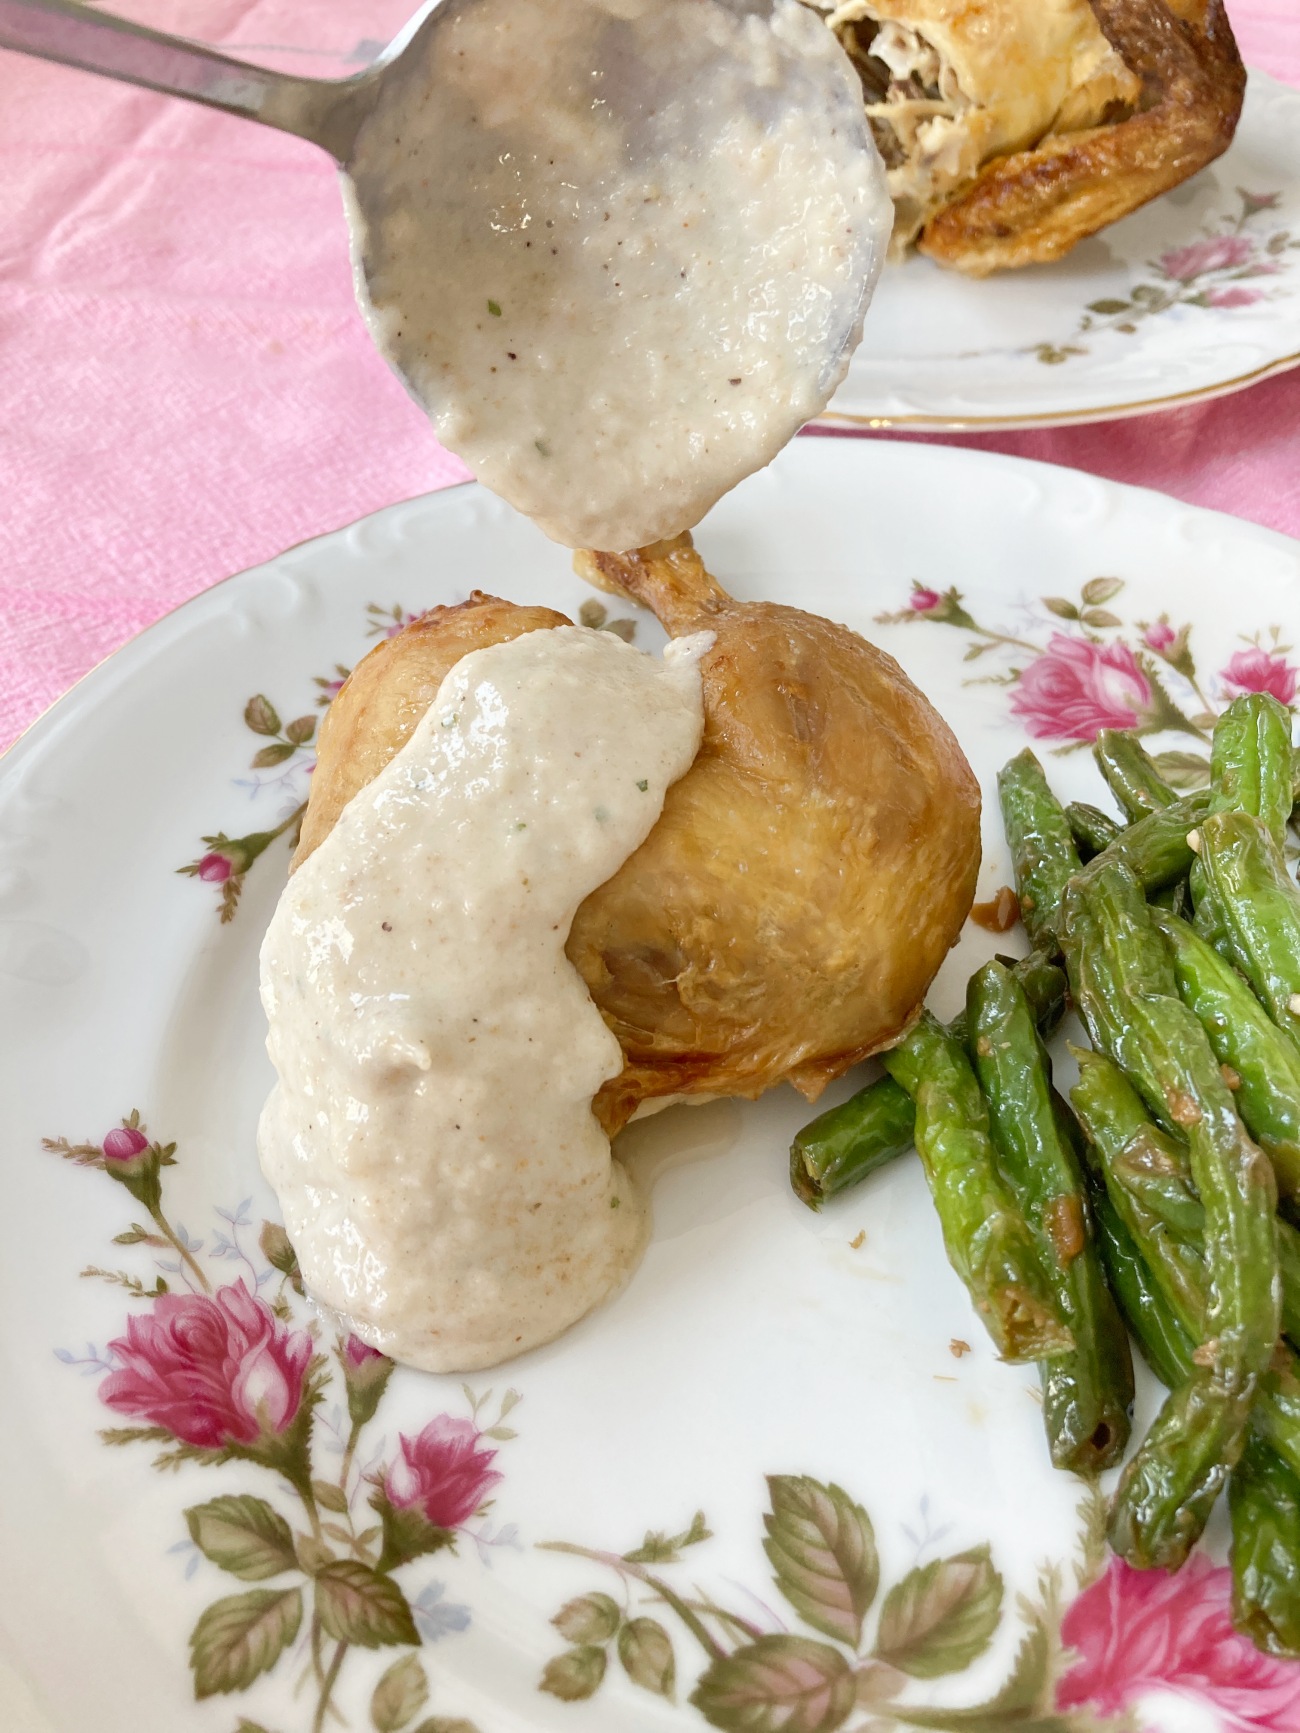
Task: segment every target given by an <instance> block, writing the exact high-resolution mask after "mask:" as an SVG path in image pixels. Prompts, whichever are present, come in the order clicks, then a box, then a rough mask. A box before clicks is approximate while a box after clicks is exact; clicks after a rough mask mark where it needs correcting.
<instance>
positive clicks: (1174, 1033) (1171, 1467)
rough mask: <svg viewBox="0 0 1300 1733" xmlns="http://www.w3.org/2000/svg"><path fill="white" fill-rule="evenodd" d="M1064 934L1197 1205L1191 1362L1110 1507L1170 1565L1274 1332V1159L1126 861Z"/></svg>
mask: <svg viewBox="0 0 1300 1733" xmlns="http://www.w3.org/2000/svg"><path fill="white" fill-rule="evenodd" d="M1173 810H1174V809H1173V808H1167V809H1166V811H1165V813H1158V814H1155V815H1154V817H1155V818H1157V819H1160V818H1164V817H1165V816H1166V815H1167V813H1168V812H1171V811H1173ZM1142 822H1143V823H1148V824H1149V823H1151V822H1152V821H1151V820H1150V819H1147V820H1144V821H1142ZM1133 828H1134V829H1137V828H1138V827H1137V826H1134V827H1133ZM1126 834H1128V833H1126ZM1102 863H1106V864H1102ZM1060 938H1061V943H1062V947H1063V950H1064V952H1065V958H1066V966H1067V969H1068V971H1069V976H1070V985H1071V988H1072V990H1073V994H1074V999H1075V1003H1076V1005H1077V1006H1078V1008H1079V1011H1080V1013H1081V1015H1082V1016H1083V1019H1084V1022H1085V1023H1086V1024H1087V1027H1088V1031H1089V1034H1090V1035H1091V1036H1092V1039H1093V1042H1094V1044H1095V1045H1096V1046H1097V1047H1098V1048H1100V1049H1101V1050H1102V1051H1103V1052H1105V1053H1108V1054H1109V1055H1110V1057H1111V1058H1113V1059H1114V1060H1115V1061H1116V1062H1117V1063H1119V1064H1120V1065H1122V1066H1123V1067H1124V1069H1125V1070H1126V1071H1127V1072H1128V1073H1129V1075H1130V1077H1131V1078H1132V1080H1133V1082H1134V1083H1135V1084H1136V1086H1137V1089H1138V1091H1139V1093H1140V1094H1141V1095H1143V1096H1144V1097H1145V1099H1146V1101H1147V1103H1148V1105H1149V1106H1151V1108H1152V1109H1153V1111H1155V1112H1156V1114H1157V1117H1163V1118H1164V1119H1165V1121H1166V1122H1167V1123H1172V1124H1173V1125H1175V1126H1177V1127H1178V1128H1179V1129H1180V1130H1182V1131H1184V1132H1185V1134H1186V1136H1187V1140H1188V1145H1189V1149H1190V1156H1191V1169H1192V1178H1193V1180H1194V1182H1195V1185H1196V1189H1197V1191H1198V1192H1199V1194H1200V1197H1201V1202H1202V1204H1203V1205H1204V1207H1205V1260H1206V1267H1207V1271H1208V1274H1209V1278H1210V1306H1209V1310H1208V1312H1207V1315H1206V1334H1205V1339H1204V1340H1203V1341H1202V1344H1201V1347H1200V1348H1199V1349H1198V1350H1197V1355H1196V1359H1197V1365H1196V1368H1195V1370H1194V1372H1193V1374H1192V1375H1191V1376H1190V1377H1189V1378H1188V1379H1187V1380H1186V1381H1185V1382H1184V1383H1183V1384H1182V1385H1180V1386H1179V1387H1178V1388H1177V1389H1176V1390H1175V1391H1173V1392H1172V1393H1171V1395H1170V1396H1169V1398H1168V1400H1167V1402H1166V1403H1165V1406H1164V1408H1163V1409H1162V1410H1161V1412H1160V1414H1159V1416H1158V1417H1157V1419H1156V1422H1155V1424H1154V1425H1153V1427H1152V1428H1151V1431H1150V1432H1149V1433H1148V1435H1147V1438H1146V1439H1145V1441H1144V1442H1143V1444H1142V1446H1141V1447H1140V1449H1139V1450H1138V1453H1137V1455H1136V1456H1135V1457H1134V1458H1133V1460H1132V1461H1131V1462H1130V1463H1129V1465H1128V1467H1127V1468H1126V1470H1125V1472H1124V1477H1123V1480H1122V1481H1121V1484H1120V1489H1119V1492H1118V1494H1117V1496H1116V1502H1115V1506H1114V1508H1113V1510H1112V1515H1111V1537H1112V1544H1113V1545H1115V1547H1116V1550H1117V1551H1120V1552H1121V1553H1122V1554H1123V1556H1124V1557H1125V1558H1127V1559H1128V1560H1129V1562H1130V1563H1132V1564H1136V1565H1138V1566H1139V1567H1144V1566H1145V1567H1150V1566H1153V1565H1161V1566H1164V1567H1165V1568H1166V1569H1173V1568H1176V1567H1177V1566H1178V1565H1179V1564H1180V1563H1181V1562H1182V1561H1183V1560H1184V1559H1185V1558H1186V1556H1187V1554H1188V1552H1189V1551H1190V1549H1191V1547H1192V1545H1193V1544H1194V1543H1195V1541H1196V1539H1197V1537H1198V1536H1199V1534H1200V1532H1201V1530H1202V1528H1203V1526H1204V1523H1205V1520H1206V1518H1207V1517H1208V1515H1209V1511H1210V1509H1211V1507H1212V1506H1213V1503H1214V1500H1215V1499H1216V1498H1217V1497H1218V1494H1219V1491H1220V1490H1221V1488H1222V1485H1223V1482H1224V1480H1225V1479H1226V1476H1227V1473H1228V1471H1229V1470H1230V1469H1231V1467H1232V1465H1233V1463H1234V1462H1235V1461H1236V1458H1237V1456H1238V1455H1239V1454H1240V1450H1241V1445H1242V1441H1243V1440H1244V1437H1245V1430H1246V1424H1247V1420H1248V1417H1249V1413H1250V1406H1251V1403H1252V1401H1253V1400H1254V1396H1255V1392H1256V1389H1257V1387H1258V1383H1259V1378H1260V1374H1261V1372H1262V1371H1263V1370H1264V1369H1265V1367H1267V1365H1268V1363H1269V1360H1270V1358H1271V1356H1272V1352H1273V1347H1274V1345H1275V1343H1276V1341H1277V1334H1278V1319H1279V1306H1280V1294H1279V1285H1278V1271H1277V1236H1276V1230H1275V1214H1274V1212H1275V1209H1276V1204H1277V1195H1276V1188H1275V1185H1274V1181H1273V1171H1272V1168H1271V1167H1270V1166H1269V1164H1268V1160H1267V1158H1266V1157H1265V1156H1264V1155H1263V1153H1262V1152H1261V1151H1260V1150H1259V1149H1258V1148H1256V1146H1255V1145H1254V1144H1253V1143H1252V1142H1251V1141H1250V1139H1249V1137H1248V1136H1247V1134H1246V1131H1245V1128H1244V1127H1243V1126H1242V1124H1241V1121H1240V1120H1239V1119H1238V1117H1237V1114H1236V1110H1235V1109H1234V1107H1233V1103H1232V1096H1231V1093H1230V1092H1229V1090H1228V1087H1227V1084H1226V1083H1225V1082H1224V1080H1223V1077H1222V1075H1221V1073H1220V1071H1219V1066H1218V1062H1217V1060H1216V1059H1215V1057H1214V1054H1213V1052H1212V1051H1211V1049H1210V1045H1209V1042H1208V1041H1207V1039H1206V1037H1205V1033H1204V1031H1203V1030H1202V1029H1201V1026H1200V1024H1199V1023H1198V1022H1197V1021H1196V1019H1195V1017H1194V1016H1193V1015H1192V1014H1191V1012H1190V1011H1189V1010H1188V1009H1187V1007H1186V1006H1185V1005H1184V1004H1183V1003H1182V1001H1181V1000H1180V999H1179V998H1178V997H1177V987H1176V984H1175V981H1174V975H1173V968H1172V965H1171V964H1170V961H1169V957H1168V954H1167V953H1166V951H1165V949H1164V946H1163V944H1162V942H1161V940H1160V937H1159V935H1158V934H1157V932H1156V930H1155V928H1154V927H1153V926H1152V924H1151V920H1150V916H1149V913H1148V910H1147V906H1146V902H1145V899H1144V898H1143V895H1142V891H1141V887H1140V886H1139V884H1138V883H1137V881H1136V879H1135V878H1134V876H1133V874H1132V873H1131V872H1130V871H1128V870H1127V868H1126V867H1124V866H1123V865H1121V864H1118V863H1116V862H1109V863H1107V862H1106V856H1104V855H1102V856H1098V859H1097V861H1094V862H1093V863H1092V864H1091V865H1090V866H1089V868H1088V869H1087V872H1086V873H1082V874H1080V875H1079V876H1078V877H1077V878H1076V879H1075V880H1073V881H1072V883H1071V884H1070V886H1069V887H1068V889H1067V891H1066V895H1065V899H1064V902H1063V905H1062V915H1061V923H1060Z"/></svg>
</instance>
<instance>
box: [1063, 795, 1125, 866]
mask: <svg viewBox="0 0 1300 1733" xmlns="http://www.w3.org/2000/svg"><path fill="white" fill-rule="evenodd" d="M1065 817H1066V822H1067V823H1068V824H1069V826H1070V835H1071V836H1072V837H1073V838H1074V846H1075V847H1076V848H1077V849H1078V851H1079V854H1080V856H1081V857H1082V858H1084V859H1086V860H1091V859H1092V857H1093V855H1095V854H1100V853H1101V851H1102V849H1104V848H1109V847H1110V845H1111V843H1113V842H1114V840H1115V838H1116V837H1117V836H1118V835H1119V833H1120V831H1121V830H1122V829H1123V828H1124V827H1123V826H1122V825H1119V824H1116V823H1115V820H1114V819H1113V818H1111V817H1110V815H1109V814H1108V813H1105V812H1102V811H1101V810H1100V809H1099V808H1098V807H1095V806H1089V805H1088V803H1087V802H1086V801H1084V800H1072V801H1071V802H1070V804H1069V805H1068V806H1067V807H1066V809H1065Z"/></svg>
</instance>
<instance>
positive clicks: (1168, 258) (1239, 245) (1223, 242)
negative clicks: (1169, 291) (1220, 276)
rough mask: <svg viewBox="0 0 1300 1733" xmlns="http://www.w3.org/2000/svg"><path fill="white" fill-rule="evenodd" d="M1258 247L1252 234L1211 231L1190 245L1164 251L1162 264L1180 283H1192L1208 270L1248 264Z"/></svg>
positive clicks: (1222, 269) (1169, 275)
mask: <svg viewBox="0 0 1300 1733" xmlns="http://www.w3.org/2000/svg"><path fill="white" fill-rule="evenodd" d="M1254 251H1255V243H1254V242H1253V241H1252V240H1251V238H1250V236H1249V235H1211V236H1210V237H1209V239H1208V240H1204V241H1193V242H1192V243H1191V245H1190V246H1187V247H1175V248H1174V250H1173V251H1172V252H1170V253H1162V254H1161V255H1160V268H1161V270H1162V271H1163V272H1164V273H1165V275H1166V276H1167V277H1173V278H1174V279H1175V280H1176V281H1177V282H1179V283H1190V282H1191V281H1192V279H1193V278H1194V277H1199V276H1201V275H1202V274H1203V273H1204V272H1206V271H1228V270H1231V269H1232V268H1233V267H1234V266H1237V265H1244V264H1246V263H1247V262H1248V261H1249V259H1250V256H1251V254H1252V253H1253V252H1254Z"/></svg>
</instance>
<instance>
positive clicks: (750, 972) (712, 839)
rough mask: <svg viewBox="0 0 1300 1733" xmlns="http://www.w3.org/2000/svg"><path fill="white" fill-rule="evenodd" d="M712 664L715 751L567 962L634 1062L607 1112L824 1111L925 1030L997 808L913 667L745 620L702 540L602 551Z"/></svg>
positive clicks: (792, 622)
mask: <svg viewBox="0 0 1300 1733" xmlns="http://www.w3.org/2000/svg"><path fill="white" fill-rule="evenodd" d="M576 563H577V566H578V570H579V571H580V572H582V573H583V575H584V576H588V575H590V576H592V577H593V578H595V579H597V580H598V581H599V582H600V583H601V585H602V587H604V588H612V589H615V590H621V591H623V592H624V593H626V594H627V595H630V596H632V597H633V598H635V600H637V601H638V602H641V603H643V604H644V605H645V606H647V607H649V608H651V609H653V611H654V612H655V613H656V614H657V615H658V616H659V618H660V620H661V621H662V622H663V624H664V626H665V627H666V628H667V630H668V631H669V632H670V633H671V634H672V635H673V636H674V637H679V636H681V635H682V634H684V633H687V632H693V631H711V632H713V633H714V634H715V643H714V646H713V648H712V649H711V650H710V651H709V652H708V653H707V654H706V655H705V657H704V659H703V662H702V664H701V673H702V676H703V682H704V714H705V730H704V743H703V745H702V746H701V748H700V753H699V756H698V757H697V758H696V760H695V763H694V764H693V765H692V766H691V769H690V770H689V771H688V772H687V774H686V775H685V776H684V777H682V779H681V780H680V781H679V782H677V783H675V784H674V785H673V786H672V787H671V788H670V789H669V790H668V796H667V799H666V800H665V802H664V810H663V814H662V816H661V817H660V819H659V822H658V824H657V825H656V826H655V828H654V829H653V830H652V831H651V833H650V835H649V837H648V838H647V839H646V841H645V842H644V843H643V844H642V846H641V847H640V848H639V849H638V850H637V851H636V853H635V854H633V855H632V856H631V858H630V859H629V860H628V861H627V862H626V863H625V864H624V866H623V867H622V868H621V869H620V870H619V872H617V873H616V874H615V875H614V877H613V878H612V879H610V880H609V881H608V883H607V884H604V885H602V886H601V888H600V889H599V890H597V891H595V892H594V893H593V894H592V895H591V896H589V897H588V898H587V900H586V902H585V903H583V905H582V907H581V908H580V909H579V910H578V914H577V917H576V919H575V920H574V923H573V929H572V932H571V933H570V936H569V944H568V954H569V957H570V959H571V961H572V962H573V963H574V965H575V966H576V967H577V969H578V970H579V972H580V973H581V975H582V977H583V979H584V980H585V981H586V983H587V985H588V987H589V988H590V990H591V995H592V998H593V999H594V1000H595V1002H596V1004H597V1005H598V1006H599V1007H600V1011H601V1014H602V1016H603V1017H604V1018H605V1021H606V1022H607V1023H608V1024H609V1026H610V1028H611V1029H612V1030H613V1031H614V1034H615V1035H616V1036H617V1037H618V1040H619V1044H620V1045H621V1046H622V1048H623V1052H624V1054H625V1056H626V1061H627V1063H626V1066H625V1069H624V1070H623V1072H622V1074H621V1075H620V1076H619V1077H617V1078H615V1079H614V1081H613V1082H611V1083H608V1084H606V1085H605V1088H604V1089H603V1090H602V1091H601V1094H600V1095H599V1096H598V1097H597V1101H596V1112H597V1115H598V1116H599V1117H600V1118H601V1120H602V1122H603V1123H604V1124H605V1125H606V1126H607V1127H611V1128H613V1127H617V1126H618V1125H621V1124H622V1123H623V1122H624V1121H625V1120H626V1119H627V1118H629V1117H630V1115H631V1114H632V1112H634V1111H635V1109H636V1107H637V1106H638V1105H639V1104H640V1103H641V1102H642V1101H644V1100H648V1099H650V1098H652V1097H662V1096H672V1095H679V1094H682V1095H699V1094H703V1095H741V1096H755V1095H758V1094H760V1093H761V1092H762V1091H763V1090H765V1089H768V1088H770V1087H771V1086H772V1085H773V1084H774V1083H777V1082H780V1081H781V1080H782V1079H785V1080H788V1081H789V1082H791V1083H793V1084H794V1086H795V1088H796V1089H798V1090H800V1091H801V1092H802V1093H803V1094H804V1095H806V1096H807V1097H808V1098H809V1099H810V1100H811V1099H813V1098H815V1097H816V1096H817V1095H818V1094H819V1093H820V1091H821V1090H822V1089H823V1088H824V1086H825V1085H826V1084H827V1083H828V1082H829V1081H830V1080H831V1079H832V1078H833V1077H837V1076H838V1075H839V1074H840V1073H841V1072H842V1071H845V1070H847V1069H848V1067H849V1066H851V1065H853V1064H856V1063H857V1061H858V1060H860V1059H863V1058H865V1057H866V1056H867V1055H868V1054H870V1053H874V1052H876V1051H877V1050H879V1049H880V1048H881V1047H885V1046H888V1045H889V1044H890V1043H892V1042H893V1041H894V1040H895V1039H896V1038H897V1037H898V1035H899V1034H901V1033H902V1032H903V1031H904V1030H905V1029H906V1028H907V1027H908V1025H909V1024H910V1023H911V1022H912V1021H913V1019H914V1018H915V1016H916V1015H917V1012H918V1011H919V1009H920V1006H921V1002H922V1000H923V999H924V997H925V993H926V990H927V988H928V987H929V985H930V982H931V980H932V979H933V977H934V974H935V972H936V970H937V969H938V967H939V964H940V963H941V962H942V961H943V959H944V957H945V955H946V954H947V952H948V949H949V947H950V946H951V945H952V943H953V942H954V940H955V939H956V938H957V935H958V933H959V932H960V930H961V926H962V923H963V921H964V920H965V918H966V913H967V910H968V909H969V908H970V904H971V898H972V896H973V894H974V888H975V875H976V872H977V870H978V866H979V854H980V846H979V810H980V800H979V788H978V785H977V783H976V781H975V778H974V776H973V775H972V773H971V770H970V766H969V765H968V764H967V763H966V760H965V758H964V757H963V755H962V752H961V749H960V748H959V746H958V745H957V742H956V740H955V739H954V738H953V736H952V734H951V733H950V732H949V730H948V728H947V727H946V725H945V724H944V723H943V722H942V721H941V719H940V718H939V717H938V716H937V715H936V714H935V711H934V710H933V708H932V707H931V706H930V704H929V703H928V702H927V701H926V699H925V698H924V697H923V696H922V694H921V693H920V692H918V691H917V689H916V688H915V687H914V686H913V685H912V684H911V682H910V681H909V680H908V679H907V677H906V675H905V674H904V673H903V671H902V669H901V668H899V666H898V664H897V663H896V662H894V661H893V659H892V658H891V657H889V656H886V655H885V654H884V653H883V652H882V651H880V650H877V649H876V648H875V647H874V646H873V645H871V644H868V643H867V642H866V641H865V640H864V639H862V638H860V637H858V635H857V634H856V633H855V632H851V631H849V630H848V629H847V628H846V627H844V626H838V625H835V624H833V623H832V622H831V621H830V620H825V619H822V618H821V617H819V616H818V615H815V614H805V613H802V612H800V611H799V610H798V609H796V608H786V607H779V606H776V605H775V604H772V603H765V602H755V603H747V602H737V601H734V600H733V599H732V598H731V597H730V596H728V595H727V594H726V592H725V591H724V590H722V589H721V588H720V586H719V585H718V584H717V583H716V582H715V580H714V579H713V578H712V577H710V575H709V574H708V572H707V571H706V570H705V569H704V565H703V563H702V561H701V560H700V557H699V555H698V554H697V553H696V551H695V549H694V547H693V546H692V545H691V542H690V538H689V537H686V536H683V537H680V538H679V539H678V540H677V541H675V542H670V543H661V544H659V545H658V546H657V547H655V548H651V549H646V550H644V551H643V552H642V553H640V554H624V555H614V554H582V555H579V556H578V560H577V562H576Z"/></svg>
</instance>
